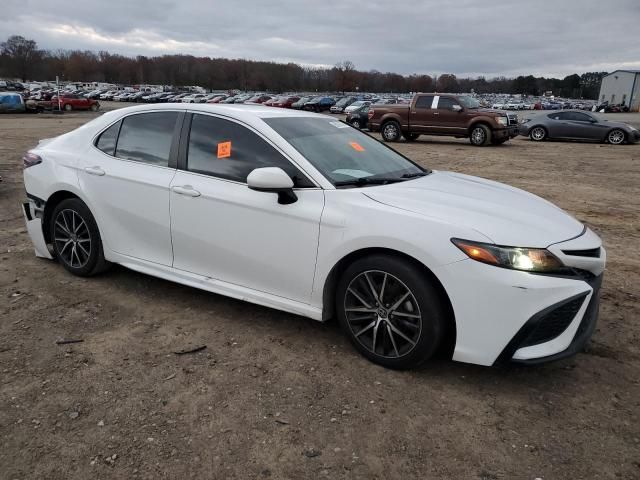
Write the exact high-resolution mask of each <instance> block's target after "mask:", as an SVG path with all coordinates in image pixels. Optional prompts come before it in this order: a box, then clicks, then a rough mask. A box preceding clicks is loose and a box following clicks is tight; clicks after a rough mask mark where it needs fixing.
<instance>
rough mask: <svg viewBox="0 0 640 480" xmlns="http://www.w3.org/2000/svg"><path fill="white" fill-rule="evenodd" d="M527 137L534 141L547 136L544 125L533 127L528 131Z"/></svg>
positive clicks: (539, 140) (540, 140) (541, 139)
mask: <svg viewBox="0 0 640 480" xmlns="http://www.w3.org/2000/svg"><path fill="white" fill-rule="evenodd" d="M529 138H530V139H531V140H533V141H534V142H542V141H543V140H545V139H546V138H547V131H546V130H545V129H544V127H533V128H532V129H531V131H530V132H529Z"/></svg>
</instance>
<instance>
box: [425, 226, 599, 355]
mask: <svg viewBox="0 0 640 480" xmlns="http://www.w3.org/2000/svg"><path fill="white" fill-rule="evenodd" d="M548 249H549V250H550V251H552V252H553V253H554V254H555V255H556V256H558V257H559V258H560V259H561V260H562V262H563V263H564V264H565V265H566V266H569V267H571V268H572V269H574V271H575V275H572V276H555V275H541V274H533V273H528V272H522V271H517V270H510V269H505V268H499V267H495V266H491V265H486V264H483V263H480V262H476V261H474V260H471V259H465V260H461V261H458V262H454V263H452V264H449V265H444V266H441V267H439V268H437V269H434V274H435V275H436V276H437V277H438V279H439V280H440V281H441V282H442V284H443V287H444V288H445V290H446V291H447V294H448V295H449V298H450V300H451V305H452V307H453V311H454V315H455V321H456V345H455V349H454V354H453V359H454V360H457V361H461V362H467V363H475V364H479V365H487V366H489V365H494V364H496V363H501V362H520V363H541V362H547V361H551V360H557V359H560V358H565V357H568V356H571V355H574V354H576V353H577V352H579V351H580V350H581V349H582V348H583V347H584V345H585V343H586V342H587V341H588V339H589V337H590V336H591V334H592V333H593V331H594V330H595V325H596V321H597V316H598V297H599V291H600V285H601V282H602V274H603V271H604V265H605V262H606V252H605V250H604V249H603V248H602V246H601V242H600V239H599V238H598V237H597V236H596V235H595V234H594V233H593V232H591V231H590V230H586V231H585V232H584V233H583V234H582V235H581V236H579V237H577V238H575V239H572V240H567V241H565V242H561V243H557V244H554V245H550V246H549V247H548ZM595 249H599V250H598V255H597V256H595V254H593V253H589V252H590V251H594V250H595ZM565 252H569V253H565ZM585 255H587V256H585ZM588 255H592V256H588ZM538 327H540V328H538Z"/></svg>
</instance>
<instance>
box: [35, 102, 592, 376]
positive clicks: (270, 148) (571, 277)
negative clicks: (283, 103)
mask: <svg viewBox="0 0 640 480" xmlns="http://www.w3.org/2000/svg"><path fill="white" fill-rule="evenodd" d="M23 162H24V167H25V170H24V182H25V187H26V191H27V196H28V199H29V201H28V203H25V204H24V214H25V218H26V223H27V228H28V231H29V234H30V236H31V239H32V241H33V244H34V246H35V251H36V254H37V255H38V256H41V257H45V258H49V259H53V258H57V260H58V261H59V262H60V263H61V264H62V265H63V266H64V268H66V269H67V270H68V271H70V272H72V273H74V274H76V275H81V276H90V275H94V274H97V273H99V272H101V271H103V270H105V269H106V268H107V267H108V265H109V264H110V263H119V264H121V265H124V266H125V267H128V268H131V269H133V270H137V271H140V272H143V273H146V274H150V275H154V276H157V277H161V278H164V279H168V280H171V281H175V282H178V283H182V284H185V285H190V286H193V287H196V288H201V289H204V290H208V291H211V292H215V293H219V294H222V295H228V296H230V297H234V298H240V299H244V300H248V301H251V302H254V303H257V304H260V305H265V306H268V307H272V308H276V309H280V310H284V311H287V312H292V313H295V314H299V315H303V316H307V317H310V318H313V319H316V320H326V319H329V318H332V317H337V318H338V320H339V322H340V324H341V326H342V328H343V330H344V332H345V333H346V335H347V336H348V337H349V338H350V340H351V341H352V342H353V344H354V345H355V347H356V348H357V349H358V350H359V351H360V352H361V353H362V354H363V355H364V356H366V357H367V358H369V359H370V360H372V361H374V362H377V363H379V364H382V365H385V366H387V367H392V368H409V367H414V366H416V365H418V364H420V363H422V362H423V361H425V360H427V359H428V358H430V357H431V356H432V355H434V354H435V353H436V352H443V351H445V352H447V353H448V354H450V355H451V356H452V358H453V359H454V360H459V361H463V362H470V363H476V364H481V365H492V364H494V363H496V362H498V361H518V362H529V363H535V362H541V361H547V360H551V359H556V358H561V357H564V356H568V355H572V354H575V353H576V352H577V351H578V350H579V349H581V348H582V346H583V345H584V343H585V342H586V341H587V339H588V338H589V337H590V336H591V333H592V332H593V330H594V327H595V322H596V317H597V312H598V291H599V287H600V282H601V279H602V274H603V271H604V268H605V251H604V249H603V248H602V243H601V241H600V239H599V238H598V236H597V235H595V234H594V233H593V232H592V231H591V230H589V229H588V228H587V227H585V226H584V225H583V224H582V223H580V222H579V221H577V220H575V219H574V218H572V217H571V216H570V215H568V214H567V213H565V212H564V211H562V210H560V209H559V208H557V207H556V206H554V205H552V204H551V203H549V202H547V201H545V200H543V199H541V198H539V197H536V196H534V195H532V194H530V193H527V192H524V191H522V190H518V189H516V188H512V187H509V186H507V185H503V184H500V183H497V182H493V181H489V180H484V179H481V178H476V177H471V176H467V175H462V174H457V173H450V172H442V171H431V170H428V169H425V168H422V167H421V166H419V165H417V164H415V163H413V162H411V161H410V160H408V159H407V158H405V157H404V156H402V155H400V154H398V153H396V152H395V151H394V150H392V149H390V148H389V147H387V146H386V145H383V144H382V143H380V142H378V141H377V140H374V139H373V138H372V137H370V136H368V135H366V134H364V133H361V132H360V131H358V130H357V129H355V128H352V127H350V126H348V125H345V124H344V123H341V122H338V121H335V120H334V119H333V118H330V117H328V116H324V115H317V114H313V113H310V112H304V111H302V112H297V111H293V110H288V109H287V110H284V109H274V108H268V107H262V106H246V105H211V104H197V105H189V106H186V105H181V104H166V105H144V106H138V107H130V108H123V109H119V110H114V111H111V112H108V113H105V114H104V115H102V116H101V117H99V118H97V119H95V120H93V121H91V122H89V123H87V124H85V125H84V126H82V127H80V128H78V129H76V130H74V131H72V132H70V133H67V134H65V135H62V136H60V137H57V138H54V139H51V140H46V141H42V142H41V143H40V144H39V145H38V146H37V147H35V148H34V149H32V150H30V151H29V152H28V153H27V154H25V156H24V158H23Z"/></svg>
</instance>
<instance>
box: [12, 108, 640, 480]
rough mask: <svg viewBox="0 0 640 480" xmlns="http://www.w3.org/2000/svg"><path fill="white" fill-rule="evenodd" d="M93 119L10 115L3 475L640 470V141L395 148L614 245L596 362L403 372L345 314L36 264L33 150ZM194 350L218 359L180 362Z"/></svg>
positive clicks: (589, 358)
mask: <svg viewBox="0 0 640 480" xmlns="http://www.w3.org/2000/svg"><path fill="white" fill-rule="evenodd" d="M89 118H92V114H88V113H87V114H83V113H73V114H65V115H63V116H56V115H50V114H45V115H22V116H18V115H9V116H7V115H5V116H2V117H0V175H2V176H3V177H4V182H3V183H1V184H0V372H1V373H0V478H1V479H3V480H4V479H7V480H12V479H106V478H109V479H111V478H116V479H158V478H169V479H175V478H198V479H205V478H206V479H218V478H220V479H223V478H225V479H226V478H234V479H251V478H275V479H304V478H356V479H412V478H420V479H482V480H491V479H531V480H533V479H536V478H540V479H545V480H551V479H572V480H574V479H595V478H598V479H638V478H640V325H639V324H638V318H640V298H638V296H639V295H640V288H639V287H640V257H639V256H638V247H639V246H640V223H639V219H640V145H632V146H619V147H615V146H609V145H597V144H595V145H594V144H579V143H559V142H545V143H542V144H533V143H532V142H530V141H528V140H526V139H516V140H513V141H511V142H508V143H507V144H505V145H503V146H499V147H487V148H474V147H471V146H470V145H469V143H468V141H467V140H454V139H448V138H445V139H436V138H422V139H421V140H420V141H418V142H416V143H415V144H406V143H399V144H397V145H396V147H397V149H398V150H399V151H401V152H402V153H404V154H407V155H408V156H410V157H411V158H413V159H415V160H416V161H418V162H420V163H421V164H423V165H425V166H428V167H431V168H434V169H441V170H445V169H447V170H454V171H457V172H464V173H468V174H472V175H478V176H481V177H486V178H490V179H494V180H498V181H503V182H507V183H509V184H512V185H515V186H517V187H521V188H524V189H526V190H529V191H531V192H533V193H536V194H538V195H541V196H542V197H544V198H546V199H548V200H550V201H552V202H555V203H556V204H558V205H559V206H561V207H562V208H564V209H566V210H567V211H569V212H570V213H572V214H573V215H575V216H576V217H577V218H578V219H580V220H582V221H583V222H585V223H586V224H588V225H589V226H590V227H591V228H593V229H594V230H595V231H596V232H597V233H598V234H599V235H601V236H602V238H603V239H604V242H605V246H606V248H607V251H608V266H607V273H606V275H605V282H604V288H603V292H602V306H601V316H600V321H599V325H598V329H597V331H596V332H595V334H594V337H593V342H592V346H591V348H590V349H589V350H588V351H587V352H586V353H582V354H579V355H578V356H577V357H576V358H574V359H570V360H565V361H562V362H558V363H553V364H548V365H543V366H539V367H515V366H511V367H502V368H486V367H478V366H472V365H465V364H460V363H454V362H451V361H443V360H439V361H435V362H432V363H430V364H428V365H427V366H426V367H424V368H423V369H421V370H418V371H410V372H397V371H391V370H385V369H383V368H381V367H378V366H376V365H373V364H371V363H369V362H367V361H366V360H365V359H364V358H362V357H361V356H360V355H358V354H357V353H356V352H355V351H354V350H353V349H352V348H351V346H350V345H349V344H348V342H347V340H346V339H345V338H344V337H343V336H342V335H341V333H340V331H339V329H338V327H337V325H336V324H335V323H328V324H321V323H317V322H314V321H312V320H308V319H305V318H301V317H297V316H295V315H290V314H286V313H281V312H278V311H275V310H270V309H267V308H263V307H259V306H255V305H251V304H249V303H243V302H240V301H236V300H231V299H228V298H225V297H222V296H218V295H214V294H210V293H206V292H202V291H198V290H196V289H192V288H187V287H183V286H180V285H176V284H172V283H169V282H166V281H163V280H159V279H155V278H152V277H148V276H145V275H142V274H138V273H135V272H132V271H129V270H126V269H124V268H114V269H113V270H111V271H110V272H109V273H107V274H105V275H102V276H99V277H96V278H91V279H81V278H77V277H73V276H71V275H70V274H68V273H67V272H66V271H65V270H64V269H62V268H61V267H60V266H59V265H57V264H56V263H54V262H52V261H47V260H42V259H38V258H36V257H35V256H34V254H33V249H32V246H31V244H30V242H29V239H28V236H27V233H26V229H25V226H24V222H23V219H22V214H21V211H20V201H21V200H22V199H23V198H24V190H23V186H22V180H21V178H22V177H21V161H20V157H21V155H22V153H23V152H24V151H26V150H27V149H29V148H30V147H33V146H34V145H35V144H36V143H37V140H38V139H40V138H46V137H51V136H55V135H58V134H61V133H64V132H67V131H69V130H71V129H73V128H75V127H77V126H79V125H81V124H83V123H84V122H86V121H87V120H88V119H89ZM617 118H623V117H617ZM624 118H625V119H626V120H631V121H633V122H634V123H636V124H637V123H640V122H639V121H638V120H640V115H636V116H631V115H630V116H626V117H624ZM59 339H83V340H84V341H83V342H82V343H75V344H69V345H57V344H56V340H59ZM189 345H191V346H197V345H206V349H204V350H202V351H200V352H198V353H194V354H187V355H182V356H178V355H176V354H174V353H173V352H174V351H175V350H178V349H181V348H184V347H186V346H189Z"/></svg>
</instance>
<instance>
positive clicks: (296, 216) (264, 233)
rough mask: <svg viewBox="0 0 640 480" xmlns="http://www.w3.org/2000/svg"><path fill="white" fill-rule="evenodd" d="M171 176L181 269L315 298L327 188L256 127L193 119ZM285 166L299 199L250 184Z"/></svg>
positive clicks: (176, 257) (173, 231)
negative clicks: (284, 198)
mask: <svg viewBox="0 0 640 480" xmlns="http://www.w3.org/2000/svg"><path fill="white" fill-rule="evenodd" d="M180 149H181V151H180V161H179V167H180V168H179V170H178V172H177V173H176V176H175V178H174V179H173V181H172V182H171V237H172V240H173V250H174V263H173V266H174V268H176V269H180V270H185V271H188V272H192V273H196V274H199V275H204V276H206V277H210V278H213V279H217V280H222V281H224V282H228V283H232V284H235V285H240V286H242V287H247V288H251V289H253V290H259V291H261V292H266V293H269V294H273V295H278V296H281V297H285V298H288V299H292V300H297V301H302V302H309V300H310V295H311V290H312V282H313V276H314V272H315V264H316V255H317V248H318V236H319V228H320V215H321V213H322V209H323V206H324V193H323V191H322V190H321V189H320V188H318V187H316V186H315V184H314V183H313V182H311V181H310V180H309V179H308V177H307V176H306V175H305V174H304V173H302V172H301V171H300V170H299V169H298V168H297V167H296V166H294V165H293V164H292V163H291V162H290V160H289V159H287V158H285V156H284V155H283V154H282V153H281V152H280V151H279V150H278V149H276V148H275V147H274V146H273V145H272V144H271V143H270V142H268V141H266V140H265V139H264V137H262V136H261V135H259V134H258V133H257V132H256V131H254V130H252V129H250V128H249V127H247V126H245V125H243V124H240V123H238V122H235V121H232V120H229V119H225V118H221V117H217V116H214V115H208V114H193V115H192V117H190V118H189V119H188V120H187V127H185V134H184V136H183V140H182V141H181V147H180ZM267 166H277V167H281V168H283V170H285V171H286V172H287V173H288V174H289V175H290V176H291V177H292V178H293V179H294V185H295V193H296V195H297V197H298V199H297V201H296V202H294V203H292V204H289V205H281V204H279V203H278V195H277V194H275V193H267V192H258V191H254V190H250V189H249V188H248V187H247V185H246V178H247V175H248V174H249V173H250V172H251V171H252V170H253V169H254V168H259V167H267Z"/></svg>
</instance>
